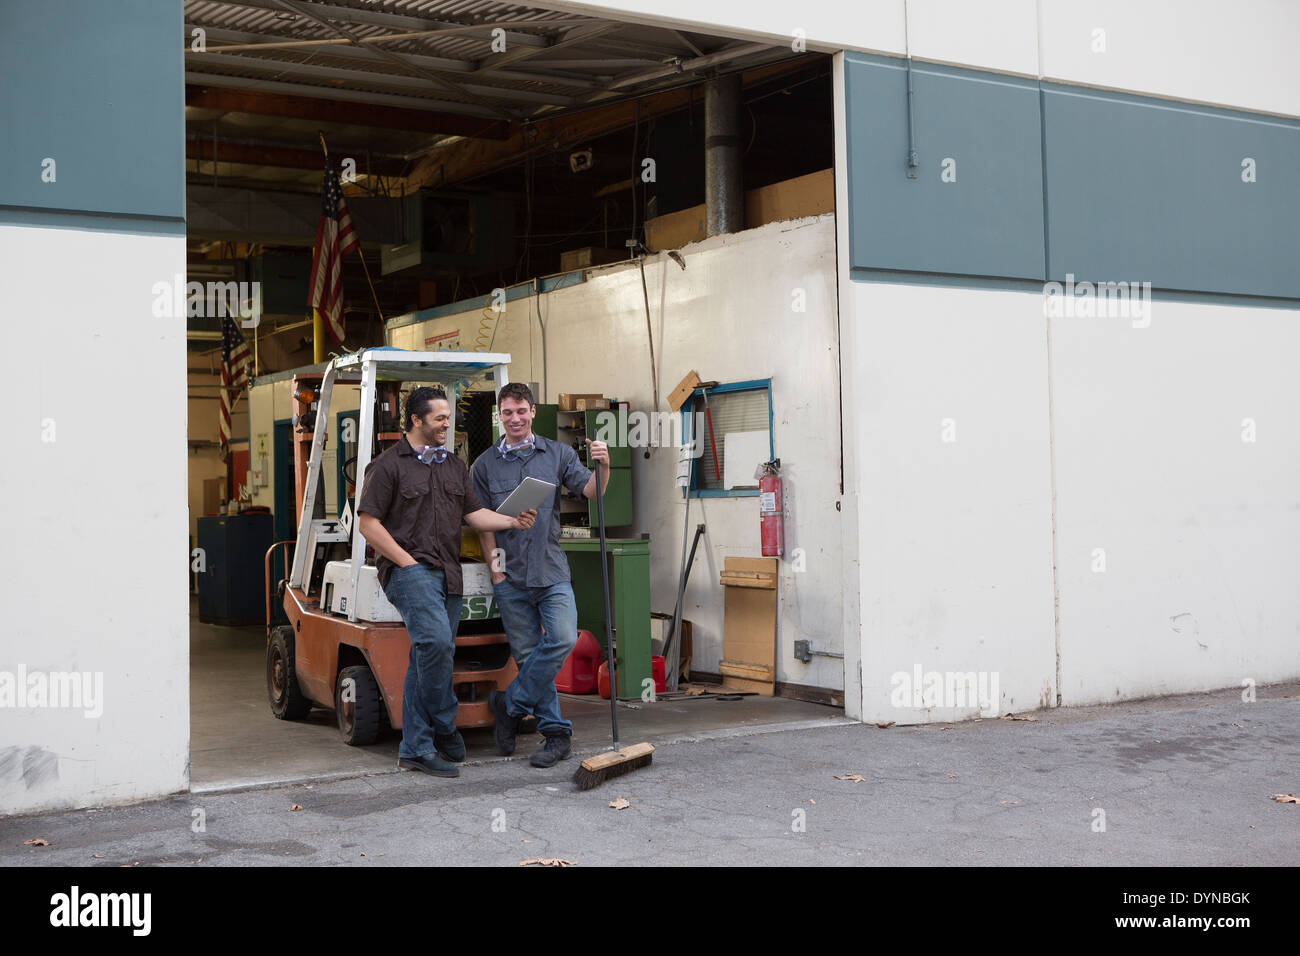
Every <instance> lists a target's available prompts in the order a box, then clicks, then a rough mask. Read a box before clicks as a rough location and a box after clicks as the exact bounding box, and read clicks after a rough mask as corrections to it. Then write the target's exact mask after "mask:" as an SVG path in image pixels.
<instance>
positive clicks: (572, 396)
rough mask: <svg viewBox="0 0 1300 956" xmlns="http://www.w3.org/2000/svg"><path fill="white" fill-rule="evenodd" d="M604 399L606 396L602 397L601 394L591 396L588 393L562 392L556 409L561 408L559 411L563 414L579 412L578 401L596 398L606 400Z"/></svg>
mask: <svg viewBox="0 0 1300 956" xmlns="http://www.w3.org/2000/svg"><path fill="white" fill-rule="evenodd" d="M604 397H605V396H604V395H601V394H599V393H591V394H589V393H586V392H583V393H578V392H573V393H569V392H561V393H560V397H559V400H558V401H557V403H556V407H557V408H559V410H560V411H562V412H576V411H577V410H578V399H580V398H584V399H586V398H590V399H596V398H604ZM606 407H608V406H606Z"/></svg>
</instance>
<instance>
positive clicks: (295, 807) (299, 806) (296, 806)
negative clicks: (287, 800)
mask: <svg viewBox="0 0 1300 956" xmlns="http://www.w3.org/2000/svg"><path fill="white" fill-rule="evenodd" d="M301 809H302V804H301V803H295V804H294V805H293V806H291V807H290V808H289V812H290V813H292V812H293V811H295V810H301Z"/></svg>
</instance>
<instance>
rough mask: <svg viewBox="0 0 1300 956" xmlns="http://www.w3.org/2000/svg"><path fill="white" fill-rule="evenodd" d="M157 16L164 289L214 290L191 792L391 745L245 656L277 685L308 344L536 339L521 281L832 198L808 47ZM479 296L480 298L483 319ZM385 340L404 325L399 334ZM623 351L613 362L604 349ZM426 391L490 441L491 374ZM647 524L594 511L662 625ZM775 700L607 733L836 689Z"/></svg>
mask: <svg viewBox="0 0 1300 956" xmlns="http://www.w3.org/2000/svg"><path fill="white" fill-rule="evenodd" d="M185 32H186V37H185V42H186V54H185V64H186V73H185V83H186V144H185V149H186V179H187V240H188V267H187V277H186V278H187V282H188V283H190V284H191V285H190V286H189V288H190V289H192V288H193V285H192V284H193V283H200V285H201V286H202V287H203V289H204V290H205V292H209V293H210V292H211V290H213V289H214V288H215V289H216V294H215V295H211V294H209V295H208V301H209V302H216V303H218V307H217V308H216V309H215V310H209V311H208V312H207V314H205V315H202V316H191V317H190V318H189V319H188V340H189V351H188V358H189V450H188V461H189V467H188V474H189V501H190V534H191V548H192V556H193V564H192V570H193V574H192V576H191V589H192V595H191V625H192V626H191V769H190V773H191V784H192V787H193V788H194V789H196V790H203V789H214V788H223V787H232V786H247V785H252V784H257V783H262V782H272V781H283V780H294V779H304V778H321V777H324V776H329V775H331V774H356V773H370V772H382V771H389V770H392V769H394V768H395V766H396V753H397V745H398V735H397V734H395V733H393V732H391V731H390V732H387V733H383V734H381V735H380V737H379V739H378V740H377V741H376V742H374V743H372V744H368V745H366V746H360V747H348V746H345V745H344V744H343V743H342V741H341V739H340V734H339V732H338V729H337V726H336V718H335V714H334V712H332V711H331V710H328V709H325V708H324V707H316V708H314V709H312V710H311V711H310V712H309V713H308V714H307V715H306V716H305V717H304V718H303V719H300V720H292V721H291V720H277V719H276V718H275V717H274V716H273V715H272V713H271V707H270V704H269V701H268V672H269V673H270V675H271V681H272V683H274V682H275V680H276V679H277V678H276V676H275V667H276V663H275V661H274V660H272V661H271V662H270V663H269V664H268V654H267V635H268V627H271V628H274V627H277V626H283V625H284V624H286V623H287V619H286V618H284V616H283V610H282V604H283V598H282V596H281V593H280V590H279V588H278V585H279V582H281V581H282V580H284V579H285V578H286V577H288V576H289V571H290V566H291V564H292V561H293V553H294V549H295V547H296V539H297V531H298V526H299V518H300V513H299V509H300V508H301V500H302V497H303V491H304V489H303V487H302V482H301V480H300V479H301V468H302V455H303V452H304V448H305V447H306V446H308V445H310V441H311V439H312V437H313V434H314V431H315V424H316V422H315V417H314V415H313V412H314V411H319V410H320V408H319V404H318V403H319V399H320V395H319V393H315V394H312V393H310V391H309V392H308V393H307V394H306V395H304V394H303V392H302V390H303V388H304V387H306V388H308V389H309V390H310V389H311V388H312V387H319V384H320V379H321V377H322V376H323V374H324V372H325V370H326V367H327V364H328V362H329V361H330V359H331V356H332V355H345V354H347V353H350V352H357V351H362V350H365V349H367V348H377V347H383V346H389V345H393V344H401V345H402V346H403V347H407V348H419V349H427V350H450V351H463V352H476V353H489V352H491V351H492V350H493V348H494V345H497V344H499V341H500V339H498V336H501V335H504V334H505V333H502V332H501V329H502V322H503V321H526V322H527V323H529V330H530V331H529V335H528V342H529V346H530V348H531V345H532V341H533V334H532V332H531V330H532V328H533V327H534V326H533V323H536V326H537V335H536V338H537V340H538V347H539V350H544V349H545V330H544V329H542V328H541V326H542V325H544V323H545V321H546V318H547V317H548V316H549V313H548V312H547V311H546V310H547V305H546V304H544V300H545V299H546V297H547V295H548V294H549V293H553V292H555V291H556V290H559V289H563V288H565V287H566V286H568V285H572V284H573V283H581V282H584V281H586V280H587V279H588V278H589V277H590V276H591V275H593V274H594V273H596V272H598V271H599V270H600V269H602V268H604V267H609V266H616V265H618V264H619V263H626V262H629V261H635V260H636V259H637V258H638V257H641V256H653V255H656V254H659V253H667V252H670V251H671V252H672V253H673V254H676V255H678V256H679V257H680V253H679V250H681V249H683V248H685V247H687V246H689V245H690V244H691V243H693V242H697V241H699V240H703V239H706V238H707V237H709V236H713V235H716V234H719V233H728V232H739V231H742V230H745V229H753V228H756V227H759V226H762V225H764V224H765V223H770V222H775V221H781V220H787V219H796V218H798V217H806V216H816V215H819V214H825V213H829V212H831V211H832V210H833V188H832V186H831V181H832V177H831V172H830V169H831V165H832V157H833V146H832V121H831V109H832V107H831V80H830V58H829V57H827V56H824V55H820V54H810V53H806V52H803V51H796V50H793V49H791V47H790V45H789V44H786V45H782V44H779V43H755V42H752V41H749V40H743V39H738V38H729V37H721V36H710V35H704V34H698V33H695V32H688V31H682V30H677V29H673V28H670V27H668V26H650V25H644V24H634V23H625V22H619V21H616V20H610V19H603V18H596V17H590V16H579V15H574V14H569V13H561V12H554V11H547V10H540V9H533V8H528V7H525V6H513V5H511V6H503V5H500V4H489V3H469V4H466V3H463V2H462V3H454V4H453V3H441V2H425V0H409V2H403V0H389V2H385V3H381V4H375V3H361V2H356V3H349V2H346V0H337V2H330V3H325V2H308V0H294V2H289V0H284V2H271V0H265V2H261V0H187V2H186V3H185ZM326 150H328V157H329V159H328V168H329V169H330V170H331V171H332V174H333V175H336V176H337V177H338V186H339V190H340V192H341V194H342V197H343V201H344V203H345V205H346V208H347V216H348V220H349V221H350V224H351V228H352V230H353V232H354V235H355V237H356V239H357V246H358V248H357V250H356V251H352V252H349V253H348V254H345V255H343V256H342V257H341V259H340V268H341V288H340V290H339V296H340V299H341V308H340V309H339V312H338V315H337V316H335V317H331V316H330V315H329V310H328V309H318V310H315V311H313V310H312V309H311V308H309V307H308V304H307V303H308V296H309V288H310V287H311V285H312V283H313V280H314V279H315V278H316V272H318V271H323V270H321V269H316V268H314V266H315V264H316V261H317V260H316V257H315V255H314V248H315V247H316V245H317V242H318V238H319V236H318V229H319V227H320V225H321V220H322V211H323V208H324V207H323V203H322V180H323V178H324V170H325V169H326V165H327V160H326V152H325V151H326ZM334 208H335V214H336V215H337V206H334ZM338 228H340V229H341V228H344V227H343V224H342V221H341V220H340V225H339V227H338ZM827 267H828V268H831V267H832V265H831V264H830V263H828V266H827ZM323 278H324V279H325V280H326V281H327V280H328V273H326V274H325V275H324V277H323ZM230 290H233V291H230ZM497 299H499V300H500V302H501V303H503V304H504V310H496V309H493V308H492V305H493V302H494V300H497ZM223 303H225V304H226V305H225V307H224V308H223V307H222V304H223ZM231 303H233V307H232V306H231V305H230V304H231ZM519 305H522V306H523V307H524V310H525V311H524V314H525V318H524V319H523V320H520V319H518V318H516V317H515V316H517V315H518V313H517V312H516V311H512V310H515V309H516V308H517V306H519ZM470 308H472V309H474V310H475V311H476V312H477V313H478V314H480V315H481V316H482V318H481V321H479V322H477V323H476V324H475V325H474V326H473V327H472V328H466V329H462V330H461V331H459V332H457V333H454V334H452V333H434V334H423V333H421V334H420V336H419V341H414V340H412V336H411V334H409V333H412V331H413V330H415V329H421V330H423V329H425V328H426V326H427V323H429V322H431V321H433V320H434V319H435V318H436V317H438V316H441V315H449V314H456V313H459V312H463V311H465V310H466V309H470ZM647 311H648V306H647ZM503 315H505V316H511V318H510V319H509V320H505V319H503ZM396 329H403V330H406V331H405V333H403V335H402V336H400V339H401V341H400V343H399V342H398V341H397V339H398V338H399V336H396V335H395V334H394V330H396ZM637 348H639V349H640V348H644V342H638V343H637ZM645 362H646V359H645V358H643V357H642V353H641V352H640V351H637V352H636V353H635V354H634V355H633V356H632V357H631V358H630V359H629V365H633V364H634V363H640V364H641V365H644V364H645ZM566 364H567V365H570V366H571V365H572V364H573V363H566V357H565V356H564V355H563V354H561V355H551V356H549V357H548V358H547V359H546V360H545V361H543V362H540V363H539V362H537V361H534V360H533V357H532V356H530V360H529V365H528V369H529V374H528V375H525V376H522V378H521V380H528V381H532V382H533V383H534V384H535V385H536V386H537V388H536V391H537V393H538V395H539V396H541V397H542V398H544V399H545V401H543V402H542V404H543V405H545V406H556V408H557V411H556V412H555V413H554V415H555V421H553V422H552V423H551V426H550V427H552V428H553V429H555V431H556V434H557V435H560V434H563V429H564V427H565V425H566V424H567V425H569V426H570V427H573V425H574V423H575V421H576V419H574V418H573V417H572V413H573V412H574V410H573V409H563V410H559V405H560V400H559V396H560V395H561V393H564V394H570V393H578V392H581V391H582V388H581V387H580V385H581V382H580V381H579V379H578V378H577V377H573V376H567V375H566ZM539 368H540V369H541V371H535V370H537V369H539ZM513 377H515V376H512V378H513ZM441 384H444V385H446V386H449V387H453V388H455V389H456V394H457V403H456V404H457V409H458V413H459V414H458V416H457V439H456V453H457V454H461V455H463V456H464V457H466V458H467V459H468V460H472V457H471V456H473V455H475V454H477V453H478V452H480V451H482V450H483V449H484V448H485V447H486V446H487V444H488V443H490V442H491V441H492V440H493V435H494V433H493V421H492V403H491V394H492V386H493V380H492V378H491V377H489V376H487V375H484V376H480V377H478V378H476V379H474V380H468V379H467V380H464V381H462V380H459V379H457V380H456V381H443V382H441ZM668 384H669V385H671V384H672V383H668ZM408 390H409V389H408ZM665 391H667V389H665ZM360 394H361V393H360V388H359V386H358V384H357V383H354V382H344V383H340V385H339V387H338V388H336V389H335V390H334V395H333V396H332V401H331V403H330V408H329V411H328V414H327V415H326V416H325V420H324V422H323V427H324V428H325V430H326V433H327V434H326V440H325V443H324V446H323V448H322V452H321V454H322V459H321V463H320V468H319V477H318V478H317V481H316V486H315V489H314V491H313V494H312V496H311V497H312V498H313V500H314V504H313V507H312V515H311V516H310V517H311V518H312V519H315V520H318V521H336V520H339V519H340V518H342V517H348V516H350V515H351V513H352V512H353V510H354V508H355V501H354V500H352V496H351V491H352V489H353V488H354V486H355V482H356V473H355V469H356V462H357V459H358V457H359V456H358V449H357V441H358V425H359V421H358V419H359V415H360V407H359V406H360V400H361V399H360ZM403 394H404V393H403V392H401V391H400V390H398V391H396V392H394V393H393V395H392V404H393V405H394V406H396V407H400V403H401V401H402V396H403ZM605 398H607V399H609V398H612V399H614V400H615V401H617V398H618V396H617V395H607V396H605ZM314 403H315V404H314ZM665 407H666V406H665ZM393 410H394V409H390V411H393ZM566 416H567V418H566ZM387 434H388V435H389V436H390V437H389V438H387V439H384V438H383V437H382V435H381V434H380V432H379V431H376V435H377V436H380V437H378V438H376V441H377V442H379V443H380V445H377V446H376V447H375V448H373V449H372V451H376V452H377V451H378V450H380V446H381V445H382V443H383V442H385V441H387V442H391V441H392V440H394V439H393V438H392V437H391V436H392V434H393V432H392V430H391V429H390V430H389V432H387ZM350 469H351V470H350ZM628 473H629V477H630V476H631V473H632V468H631V466H630V465H629V466H628ZM716 477H717V476H715V478H716ZM631 500H632V499H631V497H630V496H629V499H628V508H629V509H631V508H632V505H631ZM572 510H573V514H574V519H573V520H574V527H576V528H579V529H581V528H582V527H583V526H584V525H585V526H586V527H588V528H589V527H590V523H589V520H588V519H587V517H586V514H585V505H583V504H582V503H574V504H573V509H572ZM646 521H648V519H641V518H640V517H639V516H638V515H636V514H635V512H634V511H629V512H628V514H627V515H626V517H625V518H620V519H619V520H618V525H619V527H620V529H621V531H622V533H623V534H624V535H626V537H627V538H628V539H629V540H631V539H634V538H639V537H640V536H641V535H642V534H649V535H650V538H649V544H648V546H647V558H646V560H647V564H648V562H649V561H650V560H654V561H661V562H664V563H665V564H667V565H671V570H670V571H669V572H668V577H670V578H671V579H672V583H671V585H670V586H668V587H662V586H661V587H658V588H656V590H655V592H654V593H653V597H652V596H651V588H650V584H649V581H650V571H649V570H648V569H647V570H646V571H645V587H644V590H645V600H644V604H645V605H646V607H645V608H644V609H645V610H647V611H650V612H656V613H659V614H660V615H662V614H663V612H664V611H669V612H670V611H672V610H673V603H674V597H675V592H676V575H677V561H678V556H677V554H676V548H675V547H674V548H668V547H664V548H662V549H656V546H655V545H656V541H657V530H656V529H655V528H653V527H648V526H647V525H646ZM279 542H289V544H286V545H283V546H280V547H273V545H276V544H277V543H279ZM326 544H329V542H326ZM467 549H471V550H472V544H467ZM578 550H580V546H579V547H578ZM268 552H269V553H270V558H269V565H268V564H267V554H268ZM466 560H471V561H472V560H475V559H474V558H473V557H472V555H470V554H468V552H467V553H466ZM577 560H578V561H579V563H580V562H581V560H582V559H581V558H579V559H577ZM268 568H269V571H268ZM697 573H698V572H697ZM268 579H269V590H270V593H271V597H270V608H271V611H270V613H271V619H270V621H269V622H268V620H267V611H266V608H267V591H268ZM715 583H716V581H715ZM319 599H320V595H319V594H317V595H316V600H319ZM636 600H637V599H636V598H632V597H626V598H623V601H624V604H625V605H627V606H631V605H632V604H633V603H634V602H635V601H636ZM719 600H721V598H720V597H719ZM637 606H638V608H639V605H637ZM580 607H581V600H580ZM483 610H484V611H485V612H486V611H489V610H490V605H485V606H484V608H483ZM638 613H639V611H638ZM498 620H499V619H498ZM579 624H580V626H585V624H584V622H583V621H582V619H581V618H580V621H579ZM637 626H639V625H637ZM658 626H660V625H655V624H653V623H652V624H651V625H649V627H658ZM493 629H499V624H498V623H497V621H496V620H494V619H493V618H492V617H491V616H490V615H486V614H485V616H484V617H482V618H477V619H476V618H474V617H473V615H471V616H470V618H468V619H466V620H465V626H464V628H463V630H462V633H473V632H478V633H490V632H491V631H492V630H493ZM620 639H621V638H620ZM340 666H342V665H340ZM698 670H700V669H699V668H697V671H698ZM704 670H705V671H706V673H705V674H704V675H703V676H704V678H705V679H706V680H707V679H708V678H710V677H712V676H715V675H712V674H709V673H707V670H708V669H707V668H704ZM696 676H699V675H698V674H697V675H696ZM842 686H843V685H842V683H841V684H839V687H842ZM777 690H778V694H777V696H772V697H744V698H743V699H741V700H740V701H727V700H721V701H719V700H718V699H717V697H716V696H715V695H711V694H707V693H706V694H703V695H700V696H699V699H698V700H693V701H676V702H672V701H662V700H660V701H656V703H655V706H654V707H642V708H639V709H632V708H631V707H629V708H627V715H628V716H627V718H626V719H627V720H628V721H629V722H630V723H629V726H630V727H632V728H633V729H632V730H631V731H629V732H636V733H638V734H639V735H640V736H645V737H655V736H658V737H659V738H661V739H672V738H680V737H684V736H689V735H691V734H700V733H709V732H723V731H725V730H727V729H728V728H734V727H737V726H747V725H761V724H772V723H788V722H792V721H793V722H798V721H803V720H824V719H826V717H827V716H828V714H830V715H834V714H835V713H836V712H837V711H836V710H835V707H836V705H842V692H838V691H837V690H836V689H835V687H833V686H832V687H826V688H815V687H805V688H802V689H799V688H790V687H787V688H781V687H779V686H778V688H777ZM783 690H784V691H788V692H789V693H787V694H786V695H785V696H782V695H781V692H782V691H783ZM467 693H469V692H468V691H467ZM795 696H798V697H803V698H804V699H803V700H796V699H793V698H794V697H795ZM828 705H829V706H828ZM634 706H636V705H634ZM564 708H565V712H566V715H567V716H569V717H570V718H571V719H572V720H573V721H574V724H575V737H576V739H577V740H579V741H581V742H582V743H585V744H587V745H589V746H593V747H594V746H598V745H600V744H601V743H602V742H603V741H604V740H605V739H606V735H607V733H608V723H607V719H608V713H607V709H606V708H607V705H606V704H605V703H604V702H603V701H601V700H600V698H599V697H595V696H588V697H582V696H566V697H565V698H564ZM466 739H467V743H468V745H469V748H470V752H471V758H474V757H475V756H482V757H489V756H492V755H493V753H494V751H493V750H492V746H491V733H490V730H469V731H467V732H466ZM527 749H530V748H528V747H527V746H526V745H525V746H524V747H523V748H521V750H523V751H526V750H527Z"/></svg>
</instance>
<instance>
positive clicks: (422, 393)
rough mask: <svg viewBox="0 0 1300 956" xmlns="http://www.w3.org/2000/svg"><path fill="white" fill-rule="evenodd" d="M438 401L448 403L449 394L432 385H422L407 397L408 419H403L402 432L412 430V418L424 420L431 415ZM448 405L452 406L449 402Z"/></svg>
mask: <svg viewBox="0 0 1300 956" xmlns="http://www.w3.org/2000/svg"><path fill="white" fill-rule="evenodd" d="M436 399H442V400H443V401H444V402H446V401H447V393H446V392H444V391H443V390H442V389H440V388H436V387H434V386H431V385H421V386H420V387H419V388H417V389H416V390H415V391H413V392H412V393H411V394H410V395H408V396H406V417H405V418H403V419H402V431H404V432H409V431H410V430H411V419H412V418H423V417H424V416H425V415H427V414H429V409H430V408H431V407H432V405H433V403H434V401H435V400H436ZM448 404H451V403H450V402H448Z"/></svg>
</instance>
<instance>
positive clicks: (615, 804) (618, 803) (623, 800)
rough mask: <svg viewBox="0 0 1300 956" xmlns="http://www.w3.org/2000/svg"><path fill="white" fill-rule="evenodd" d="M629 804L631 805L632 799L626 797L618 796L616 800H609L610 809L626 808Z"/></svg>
mask: <svg viewBox="0 0 1300 956" xmlns="http://www.w3.org/2000/svg"><path fill="white" fill-rule="evenodd" d="M630 806H632V801H630V800H628V798H627V797H619V798H618V799H617V800H611V801H609V807H610V809H611V810H626V809H627V808H628V807H630Z"/></svg>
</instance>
